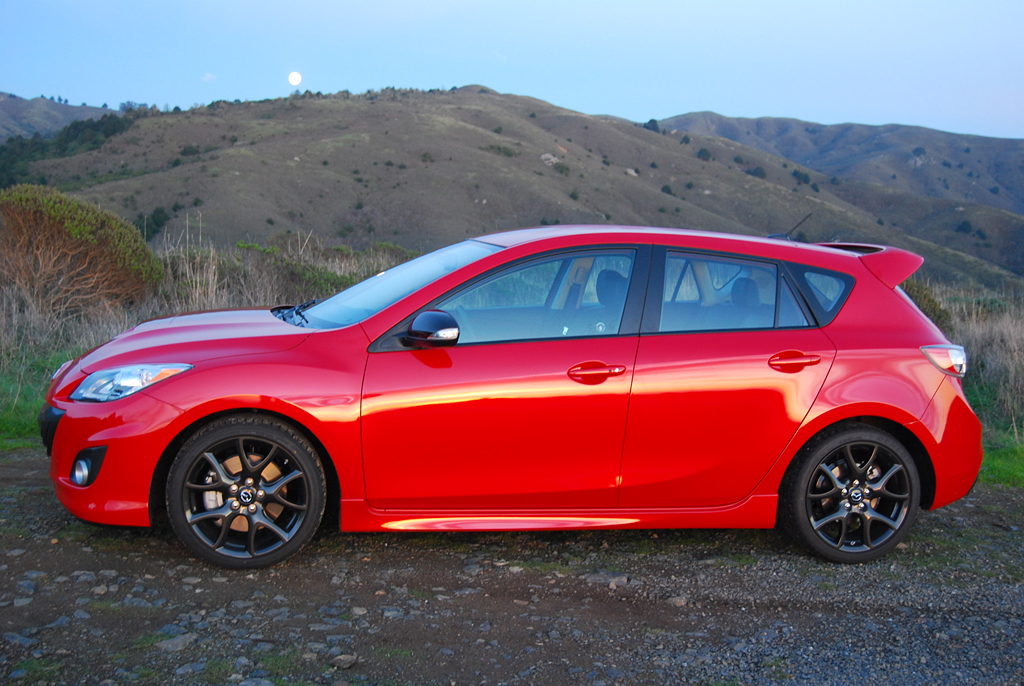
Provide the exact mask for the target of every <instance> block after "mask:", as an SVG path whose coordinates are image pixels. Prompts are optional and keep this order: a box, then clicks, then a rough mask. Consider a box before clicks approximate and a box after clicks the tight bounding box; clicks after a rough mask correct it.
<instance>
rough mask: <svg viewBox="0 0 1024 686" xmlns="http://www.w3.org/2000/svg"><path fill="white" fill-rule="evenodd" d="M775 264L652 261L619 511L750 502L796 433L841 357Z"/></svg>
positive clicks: (701, 257)
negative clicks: (750, 497) (621, 508)
mask: <svg viewBox="0 0 1024 686" xmlns="http://www.w3.org/2000/svg"><path fill="white" fill-rule="evenodd" d="M784 272H785V270H784V269H781V268H780V266H779V265H777V264H774V263H772V262H762V261H757V260H753V259H747V258H736V257H727V256H718V255H706V254H700V253H688V252H683V251H674V250H663V251H659V250H656V252H655V257H654V262H653V264H652V268H651V285H650V289H649V292H648V297H647V306H646V309H645V313H644V322H643V326H642V335H641V337H640V344H639V349H638V352H637V361H636V370H635V372H634V378H633V390H632V397H631V400H630V408H629V421H628V424H627V428H626V440H625V447H624V452H623V463H622V486H621V490H620V500H619V503H620V505H621V506H623V507H691V506H692V507H699V506H716V505H726V504H729V503H734V502H737V501H739V500H741V499H742V498H744V497H745V496H746V495H748V494H749V493H750V492H751V491H752V490H753V489H754V487H755V486H756V485H757V483H758V482H759V481H760V480H761V479H762V478H763V477H764V475H765V474H766V473H767V471H768V469H769V468H770V467H771V465H772V464H773V463H774V462H775V460H776V459H777V458H778V456H779V455H780V454H781V453H782V451H783V449H784V448H785V446H786V445H787V443H788V442H789V440H790V439H791V438H792V436H793V434H794V433H795V432H796V430H797V428H798V427H799V426H800V423H801V422H802V421H803V419H804V417H805V416H806V414H807V412H808V410H809V409H810V407H811V404H812V403H813V402H814V398H815V397H816V396H817V393H818V391H819V390H820V389H821V386H822V384H823V383H824V380H825V377H826V375H827V374H828V371H829V368H830V366H831V363H832V360H833V359H834V357H835V348H834V347H833V345H832V344H831V342H830V341H829V339H828V338H827V337H826V336H825V335H824V334H823V333H822V332H821V331H820V330H819V329H817V328H816V327H814V326H812V322H813V319H812V314H811V312H810V311H809V310H807V309H806V306H805V305H804V304H803V302H802V300H800V299H799V298H798V297H797V296H796V294H795V291H794V290H793V288H792V286H791V285H790V283H789V282H788V279H787V277H786V276H785V275H784Z"/></svg>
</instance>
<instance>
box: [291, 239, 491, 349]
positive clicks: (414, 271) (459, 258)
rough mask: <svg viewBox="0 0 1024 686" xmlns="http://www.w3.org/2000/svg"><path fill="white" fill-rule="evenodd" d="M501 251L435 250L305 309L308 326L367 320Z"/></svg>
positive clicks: (467, 246)
mask: <svg viewBox="0 0 1024 686" xmlns="http://www.w3.org/2000/svg"><path fill="white" fill-rule="evenodd" d="M499 250H501V248H500V247H499V246H496V245H491V244H489V243H483V242H481V241H476V240H468V241H463V242H461V243H456V244H455V245H450V246H448V247H447V248H441V249H440V250H435V251H434V252H432V253H428V254H426V255H423V256H421V257H417V258H416V259H414V260H410V261H409V262H406V263H404V264H400V265H398V266H397V267H393V268H392V269H389V270H387V271H385V272H381V273H380V274H377V275H376V276H371V277H370V278H369V279H366V280H365V281H362V282H360V283H357V284H356V285H355V286H352V287H351V288H347V289H345V290H343V291H342V292H341V293H338V294H337V295H335V296H333V297H331V298H328V299H327V300H325V301H323V302H322V303H319V304H317V305H314V306H313V307H311V308H309V309H308V310H305V311H304V312H303V315H304V316H305V318H306V319H307V320H308V321H309V325H310V326H312V327H315V328H318V329H336V328H340V327H342V326H349V325H351V324H355V323H357V322H361V321H363V320H364V319H366V318H368V317H371V316H373V315H375V314H377V313H378V312H380V311H381V310H383V309H384V308H386V307H389V306H391V305H394V304H395V303H396V302H398V301H399V300H401V299H402V298H404V297H405V296H407V295H409V294H411V293H413V292H414V291H417V290H419V289H420V288H422V287H424V286H426V285H427V284H429V283H432V282H434V281H437V280H438V279H440V278H441V277H442V276H445V275H447V274H450V273H452V272H453V271H455V270H456V269H460V268H461V267H465V266H466V265H467V264H470V263H471V262H476V261H477V260H479V259H481V258H483V257H486V256H487V255H490V254H492V253H495V252H497V251H499Z"/></svg>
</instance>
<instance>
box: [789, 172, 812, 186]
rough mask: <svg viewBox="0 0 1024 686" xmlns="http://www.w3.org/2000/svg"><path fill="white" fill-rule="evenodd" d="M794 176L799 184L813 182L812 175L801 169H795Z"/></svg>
mask: <svg viewBox="0 0 1024 686" xmlns="http://www.w3.org/2000/svg"><path fill="white" fill-rule="evenodd" d="M793 178H794V179H796V182H797V185H800V184H802V183H810V182H811V177H810V175H809V174H807V173H806V172H802V171H800V170H799V169H794V170H793Z"/></svg>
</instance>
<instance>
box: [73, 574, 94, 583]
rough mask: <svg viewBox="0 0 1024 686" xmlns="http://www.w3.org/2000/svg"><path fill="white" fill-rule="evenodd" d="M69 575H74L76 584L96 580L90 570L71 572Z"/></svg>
mask: <svg viewBox="0 0 1024 686" xmlns="http://www.w3.org/2000/svg"><path fill="white" fill-rule="evenodd" d="M71 576H73V577H75V583H76V584H82V583H88V582H90V581H96V575H95V574H93V573H92V572H71Z"/></svg>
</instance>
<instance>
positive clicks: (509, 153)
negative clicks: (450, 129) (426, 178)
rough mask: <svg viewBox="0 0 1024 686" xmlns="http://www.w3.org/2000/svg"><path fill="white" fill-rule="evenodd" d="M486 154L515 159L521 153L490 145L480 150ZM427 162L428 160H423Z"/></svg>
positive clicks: (501, 146) (506, 147) (505, 146)
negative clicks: (491, 153)
mask: <svg viewBox="0 0 1024 686" xmlns="http://www.w3.org/2000/svg"><path fill="white" fill-rule="evenodd" d="M480 149H481V150H483V151H484V152H493V153H494V154H495V155H504V156H505V157H515V156H516V155H518V154H519V153H518V152H516V150H515V149H513V148H510V147H508V146H507V145H488V146H487V147H486V148H480ZM423 161H424V162H426V161H427V160H423Z"/></svg>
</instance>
